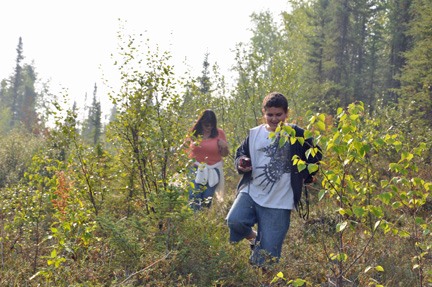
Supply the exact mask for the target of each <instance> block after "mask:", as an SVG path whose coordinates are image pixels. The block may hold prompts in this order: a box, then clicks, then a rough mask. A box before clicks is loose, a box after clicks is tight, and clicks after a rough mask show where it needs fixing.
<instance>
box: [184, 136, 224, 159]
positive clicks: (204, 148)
mask: <svg viewBox="0 0 432 287" xmlns="http://www.w3.org/2000/svg"><path fill="white" fill-rule="evenodd" d="M217 130H218V132H219V134H218V136H217V137H215V138H208V139H205V140H202V141H201V142H200V143H199V145H195V142H192V143H191V145H190V153H189V158H194V159H195V160H196V161H198V162H200V163H201V162H205V163H207V164H208V165H213V164H215V163H218V162H220V161H221V160H222V156H221V155H220V154H219V146H218V139H223V140H224V141H226V137H225V132H224V131H223V130H222V129H220V128H217Z"/></svg>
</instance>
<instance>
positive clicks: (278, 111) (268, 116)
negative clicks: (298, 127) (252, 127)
mask: <svg viewBox="0 0 432 287" xmlns="http://www.w3.org/2000/svg"><path fill="white" fill-rule="evenodd" d="M263 113H264V118H265V120H266V123H267V129H268V130H269V131H272V132H274V131H275V130H276V128H277V126H278V124H279V123H280V122H282V123H284V122H285V120H286V119H287V117H288V111H287V112H285V111H284V109H283V108H277V107H270V108H266V109H264V110H263Z"/></svg>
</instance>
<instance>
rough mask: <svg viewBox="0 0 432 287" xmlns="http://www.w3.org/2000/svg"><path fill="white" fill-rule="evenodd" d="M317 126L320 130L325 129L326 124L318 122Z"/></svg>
mask: <svg viewBox="0 0 432 287" xmlns="http://www.w3.org/2000/svg"><path fill="white" fill-rule="evenodd" d="M317 126H318V128H319V129H320V130H322V131H325V128H326V125H325V123H323V122H317Z"/></svg>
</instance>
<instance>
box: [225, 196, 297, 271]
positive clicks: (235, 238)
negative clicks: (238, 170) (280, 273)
mask: <svg viewBox="0 0 432 287" xmlns="http://www.w3.org/2000/svg"><path fill="white" fill-rule="evenodd" d="M290 217H291V210H288V209H276V208H267V207H262V206H260V205H258V204H256V203H255V202H254V201H253V199H252V198H251V197H250V195H249V194H247V193H244V192H240V193H239V194H238V196H237V198H236V200H235V201H234V204H233V206H232V207H231V210H230V211H229V213H228V215H227V218H226V222H227V224H228V227H229V231H230V237H229V240H230V242H231V243H233V242H239V241H240V240H242V239H244V238H246V237H249V236H250V235H251V234H252V226H254V225H255V224H258V230H257V233H258V235H257V237H256V240H255V247H254V248H253V250H252V255H251V258H250V262H251V264H257V265H264V264H265V263H272V262H273V261H278V260H279V258H280V256H281V251H282V243H283V241H284V239H285V236H286V234H287V232H288V229H289V226H290Z"/></svg>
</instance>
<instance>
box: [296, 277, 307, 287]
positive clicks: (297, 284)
mask: <svg viewBox="0 0 432 287" xmlns="http://www.w3.org/2000/svg"><path fill="white" fill-rule="evenodd" d="M305 282H306V281H304V280H302V279H296V280H295V281H294V282H293V285H294V286H303V285H304V284H305Z"/></svg>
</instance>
